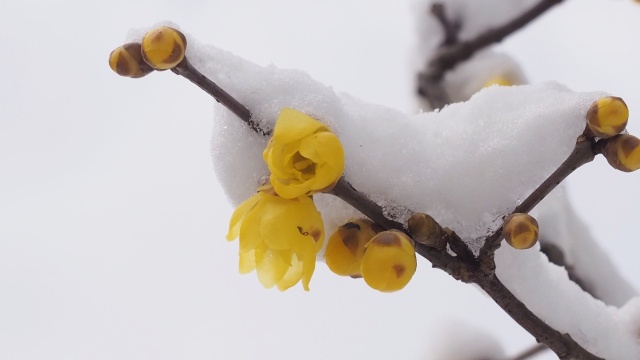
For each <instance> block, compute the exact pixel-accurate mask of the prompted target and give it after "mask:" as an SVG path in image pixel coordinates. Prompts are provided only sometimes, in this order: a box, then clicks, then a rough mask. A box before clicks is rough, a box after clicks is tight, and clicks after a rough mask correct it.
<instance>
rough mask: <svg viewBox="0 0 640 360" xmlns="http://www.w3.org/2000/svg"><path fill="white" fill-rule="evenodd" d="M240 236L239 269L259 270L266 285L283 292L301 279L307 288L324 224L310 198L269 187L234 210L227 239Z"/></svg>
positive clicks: (243, 270) (322, 236)
mask: <svg viewBox="0 0 640 360" xmlns="http://www.w3.org/2000/svg"><path fill="white" fill-rule="evenodd" d="M237 237H240V266H239V268H240V272H241V273H243V274H246V273H249V272H251V271H253V270H256V272H257V273H258V279H259V280H260V282H261V283H262V285H263V286H264V287H266V288H271V287H273V286H274V285H277V287H278V289H280V290H281V291H284V290H286V289H288V288H290V287H292V286H293V285H295V284H297V283H298V282H299V281H300V280H302V285H303V287H304V289H305V290H307V291H308V290H309V281H310V280H311V276H312V275H313V271H314V269H315V264H316V255H317V254H318V251H320V249H321V248H322V243H323V241H324V225H323V223H322V218H321V217H320V213H319V212H318V210H317V209H316V206H315V204H314V203H313V200H311V198H309V197H307V196H303V197H299V198H295V199H283V198H281V197H279V196H277V195H275V194H274V193H273V189H272V188H271V187H270V186H267V187H263V188H261V189H259V191H258V193H257V194H255V195H254V196H252V197H251V198H249V199H248V200H246V201H245V202H243V203H242V204H240V206H238V207H237V208H236V210H235V211H234V212H233V215H232V216H231V221H230V224H229V233H228V234H227V240H229V241H231V240H234V239H235V238H237Z"/></svg>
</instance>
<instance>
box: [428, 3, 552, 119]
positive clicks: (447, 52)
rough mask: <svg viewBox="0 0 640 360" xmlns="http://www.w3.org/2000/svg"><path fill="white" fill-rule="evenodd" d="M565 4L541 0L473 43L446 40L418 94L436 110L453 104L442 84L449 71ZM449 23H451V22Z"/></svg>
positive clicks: (429, 66)
mask: <svg viewBox="0 0 640 360" xmlns="http://www.w3.org/2000/svg"><path fill="white" fill-rule="evenodd" d="M562 1H563V0H541V1H540V2H539V3H538V4H536V5H535V6H534V7H532V8H531V9H529V10H527V11H525V12H524V13H522V14H521V15H520V16H518V17H516V18H514V19H512V20H511V21H509V22H507V23H506V24H504V25H502V26H499V27H496V28H491V29H489V30H487V31H485V32H483V33H481V34H479V35H478V36H476V37H475V38H473V39H471V40H467V41H462V42H455V43H452V44H447V42H446V40H445V42H444V43H443V46H440V48H439V49H438V50H437V52H436V56H435V57H434V58H433V59H431V60H430V61H429V63H428V65H427V69H426V70H425V71H423V72H421V73H420V74H418V94H420V95H421V96H423V97H425V98H426V99H427V101H429V103H430V104H431V106H432V107H433V108H434V109H440V108H442V107H444V106H445V105H447V104H448V103H449V99H448V96H447V95H446V91H445V90H444V88H443V87H442V84H441V81H442V78H443V77H444V74H445V73H446V72H447V71H449V70H451V69H453V68H454V67H455V66H456V65H458V64H459V63H460V62H462V61H464V60H467V59H469V58H470V57H471V56H473V54H475V53H476V51H478V50H480V49H482V48H484V47H486V46H488V45H491V44H494V43H498V42H500V41H502V40H503V39H504V38H505V37H507V36H509V35H511V34H513V33H514V32H516V31H518V30H520V29H521V28H523V27H524V26H526V25H527V24H529V23H530V22H531V21H533V20H535V19H536V18H537V17H538V16H540V15H542V14H544V13H545V12H546V11H547V10H549V9H550V8H552V7H553V6H554V5H557V4H559V3H561V2H562ZM440 6H443V5H440ZM442 14H444V11H442ZM435 15H436V17H437V18H438V20H439V21H440V23H441V24H445V23H443V21H442V20H441V19H440V17H439V15H438V14H435ZM446 23H450V21H448V20H447V22H446ZM444 30H445V39H446V34H447V31H448V30H447V29H446V28H445V29H444Z"/></svg>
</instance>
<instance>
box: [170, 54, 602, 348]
mask: <svg viewBox="0 0 640 360" xmlns="http://www.w3.org/2000/svg"><path fill="white" fill-rule="evenodd" d="M174 72H175V73H176V74H178V75H181V76H183V77H185V78H187V79H188V80H190V81H191V82H193V83H195V84H196V85H198V86H199V87H200V88H201V89H203V90H204V91H205V92H207V93H208V94H210V95H212V96H213V97H214V98H215V99H216V100H217V101H218V102H220V103H221V104H223V105H224V106H226V107H227V108H229V110H231V111H232V112H234V113H235V114H236V115H238V116H239V117H240V119H241V120H242V121H244V122H245V123H246V124H247V125H249V127H250V128H251V129H252V130H253V131H255V132H257V133H258V134H261V135H267V134H268V132H266V131H265V130H263V129H261V128H260V127H259V125H258V124H257V123H256V122H255V121H253V119H252V117H251V112H250V111H249V110H248V109H247V108H246V107H245V106H244V105H242V104H241V103H240V102H239V101H237V100H236V99H235V98H233V97H232V96H231V95H229V94H228V93H227V92H225V91H224V90H222V89H221V88H220V87H219V86H218V85H216V84H215V83H214V82H213V81H211V80H210V79H208V78H206V77H205V76H204V75H203V74H201V73H200V72H199V71H198V70H197V69H195V68H194V67H193V66H191V65H190V64H189V62H188V61H187V60H186V58H185V60H184V61H183V62H182V63H181V65H179V67H178V68H177V69H176V71H174ZM579 144H581V142H580V141H579V142H578V145H579ZM588 144H589V146H588V147H587V149H589V151H587V150H581V149H582V148H583V147H582V146H578V145H576V150H575V151H574V153H572V156H574V154H575V153H576V152H577V153H579V154H582V155H580V156H578V155H575V157H576V159H577V160H578V159H583V155H584V154H588V155H592V154H594V153H595V152H594V151H596V150H593V149H595V148H596V147H597V146H595V145H594V146H592V145H593V144H592V143H591V142H588ZM572 156H570V157H569V158H570V159H572ZM577 160H572V161H575V164H578V163H580V161H577ZM568 161H569V159H568V160H567V161H565V163H563V166H564V167H565V168H563V166H561V169H564V170H562V171H560V173H561V174H564V175H562V176H563V177H558V179H560V180H562V179H564V177H566V176H567V175H568V174H569V173H570V172H571V171H573V170H575V169H576V168H577V166H573V165H571V166H569V165H565V164H567V163H568ZM570 163H571V164H574V163H573V162H570ZM582 163H584V162H582ZM559 170H560V169H559ZM565 172H566V174H565ZM556 173H558V171H556V172H554V174H556ZM552 176H554V175H552ZM558 176H559V175H558ZM549 182H550V183H553V182H554V181H545V183H543V184H546V183H549ZM556 184H557V183H556ZM553 186H555V185H553ZM541 187H542V186H541ZM545 191H546V190H541V191H534V193H536V194H539V195H538V196H544V195H546V194H547V193H548V191H546V192H545ZM549 191H550V189H549ZM330 193H331V194H333V195H335V196H337V197H339V198H340V199H342V200H344V201H345V202H347V203H348V204H350V205H351V206H353V207H354V208H356V209H357V210H359V211H360V212H362V213H363V214H364V215H366V216H367V217H369V218H370V219H371V220H372V221H374V222H376V223H378V224H379V225H380V226H382V227H383V228H386V229H396V230H401V231H404V232H406V233H408V231H407V229H406V228H405V226H404V225H403V224H401V223H399V222H397V221H395V220H393V219H390V218H388V217H387V216H385V214H384V212H383V209H382V207H381V206H380V205H379V204H377V203H376V202H374V201H372V200H371V199H369V198H368V197H367V196H366V195H364V194H362V193H360V192H359V191H358V190H356V189H355V188H354V187H353V186H352V185H351V184H349V182H348V181H347V180H346V179H345V178H344V177H342V178H340V179H339V180H338V182H337V184H336V186H335V187H334V188H333V190H332V191H331V192H330ZM525 201H526V200H525ZM527 203H528V204H529V203H531V204H533V205H535V204H534V201H528V202H527ZM535 203H537V202H535ZM533 205H531V206H533ZM521 207H522V204H521ZM443 236H444V237H445V239H446V240H447V243H448V244H449V247H450V248H451V249H452V251H453V252H454V253H456V255H457V256H453V255H450V254H449V253H448V252H447V250H446V249H445V250H443V251H440V250H436V249H434V248H431V247H428V246H425V245H423V244H420V243H416V253H418V254H419V255H421V256H422V257H424V258H426V259H427V260H429V261H430V262H431V264H432V266H433V267H437V268H439V269H442V270H444V271H445V272H447V273H448V274H449V275H451V276H452V277H454V278H455V279H457V280H461V281H464V282H467V283H475V284H478V285H479V286H480V287H481V288H482V289H483V290H485V292H486V293H487V294H488V295H489V296H491V298H493V300H494V301H495V302H496V303H497V304H498V305H499V306H500V307H501V308H502V309H503V310H505V311H506V312H507V314H509V316H511V317H512V318H513V319H514V320H515V321H516V322H518V324H520V325H521V326H522V327H523V328H524V329H526V330H527V331H528V332H529V333H531V334H532V335H533V336H534V337H535V338H536V339H537V340H538V341H539V342H543V343H544V344H546V345H547V346H549V348H550V349H552V350H553V351H554V352H555V353H556V354H558V356H559V357H560V359H584V360H602V359H600V358H598V357H596V356H594V355H592V354H591V353H589V352H588V351H587V350H585V349H584V348H582V347H581V346H580V345H579V344H578V343H576V342H575V341H574V340H573V339H572V338H571V336H569V335H568V334H561V333H560V332H558V331H557V330H555V329H553V328H551V327H550V326H549V325H547V324H546V323H545V322H544V321H543V320H541V319H540V318H538V317H537V316H536V315H535V314H533V313H532V312H531V311H530V310H529V309H528V308H527V307H526V306H525V305H524V304H523V303H522V302H520V301H519V300H518V299H517V298H516V297H515V296H514V295H513V294H512V293H511V292H510V291H509V290H508V289H507V288H506V287H505V286H504V285H503V284H502V283H501V282H500V280H498V278H497V277H496V276H495V274H494V273H493V272H488V271H484V270H483V269H481V267H480V266H479V263H478V261H477V259H475V258H474V257H473V255H472V254H471V252H470V251H469V249H468V248H467V246H466V245H465V244H464V242H463V241H462V239H460V238H459V237H458V235H457V234H456V233H455V232H453V231H451V230H448V229H445V231H443ZM489 257H490V259H491V260H493V254H492V253H491V255H490V256H489Z"/></svg>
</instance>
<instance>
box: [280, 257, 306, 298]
mask: <svg viewBox="0 0 640 360" xmlns="http://www.w3.org/2000/svg"><path fill="white" fill-rule="evenodd" d="M302 267H303V263H302V261H300V260H298V257H297V256H296V255H295V254H293V256H292V257H291V266H290V267H289V270H287V273H286V274H285V275H284V276H283V277H282V279H280V281H278V289H279V290H280V291H285V290H287V289H288V288H290V287H292V286H293V285H295V284H297V283H298V282H299V281H300V279H301V278H302V271H303V270H302Z"/></svg>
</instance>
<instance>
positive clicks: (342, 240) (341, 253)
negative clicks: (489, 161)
mask: <svg viewBox="0 0 640 360" xmlns="http://www.w3.org/2000/svg"><path fill="white" fill-rule="evenodd" d="M380 231H382V229H380V228H379V227H378V226H376V225H375V224H374V223H373V221H371V220H369V219H357V220H352V221H350V222H348V223H346V224H344V225H342V226H340V227H339V228H338V230H337V231H336V232H335V233H333V235H331V237H330V238H329V241H328V242H327V248H326V250H325V253H324V257H325V260H326V262H327V266H328V267H329V269H330V270H331V271H333V272H334V273H335V274H338V275H341V276H351V277H353V278H356V277H362V274H361V273H360V263H361V261H362V257H363V256H364V251H365V245H366V244H367V243H368V242H369V241H371V239H372V238H373V237H374V236H376V234H377V233H378V232H380Z"/></svg>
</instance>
